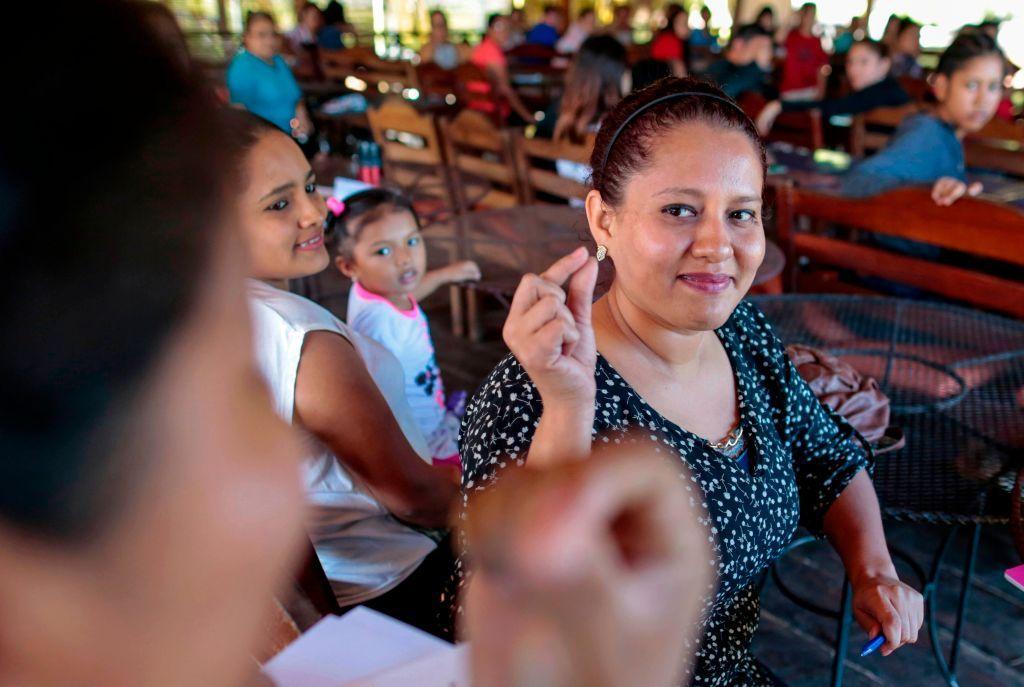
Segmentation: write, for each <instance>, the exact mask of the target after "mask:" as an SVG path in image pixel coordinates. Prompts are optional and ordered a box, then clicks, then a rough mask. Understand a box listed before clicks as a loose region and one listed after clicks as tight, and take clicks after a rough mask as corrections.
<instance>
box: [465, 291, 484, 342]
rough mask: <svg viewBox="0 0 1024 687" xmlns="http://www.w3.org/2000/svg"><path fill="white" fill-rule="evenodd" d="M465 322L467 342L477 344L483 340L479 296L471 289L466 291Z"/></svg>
mask: <svg viewBox="0 0 1024 687" xmlns="http://www.w3.org/2000/svg"><path fill="white" fill-rule="evenodd" d="M466 320H467V329H468V330H469V340H470V341H472V342H473V343H479V342H480V341H481V340H482V339H483V338H484V329H483V323H481V321H480V294H479V292H478V291H477V290H476V289H473V288H468V289H466Z"/></svg>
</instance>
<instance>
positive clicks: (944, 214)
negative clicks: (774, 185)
mask: <svg viewBox="0 0 1024 687" xmlns="http://www.w3.org/2000/svg"><path fill="white" fill-rule="evenodd" d="M777 218H778V220H777V223H778V232H779V240H780V243H781V245H782V246H783V249H784V250H785V251H786V252H787V256H786V257H787V260H786V264H787V269H788V270H789V271H790V275H789V283H790V286H791V287H792V288H793V290H797V287H798V286H800V285H801V283H802V281H808V282H813V281H814V280H813V277H814V276H815V275H814V274H813V273H814V272H815V271H819V270H820V269H821V268H822V267H824V268H826V269H831V270H846V271H849V272H852V273H855V274H856V275H858V276H860V277H874V278H881V279H885V280H888V281H891V282H896V283H899V284H905V285H908V286H911V287H914V288H917V289H921V290H923V291H928V292H931V293H933V294H937V295H939V296H943V297H945V298H949V299H953V300H958V301H965V302H967V303H970V304H972V305H974V306H977V307H981V308H986V309H990V310H998V311H1002V312H1005V313H1009V314H1011V315H1013V316H1015V317H1024V280H1021V279H1019V278H1016V277H1019V276H1020V275H1021V268H1022V267H1024V241H1022V240H1021V238H1022V237H1024V212H1022V211H1021V210H1019V209H1017V208H1015V207H1012V206H1008V205H1003V204H998V203H992V202H990V201H986V200H980V199H977V198H963V199H961V200H959V201H957V202H956V203H954V204H953V205H952V206H949V207H939V206H937V205H936V204H935V203H934V202H932V200H931V195H930V191H929V189H927V188H905V189H899V190H896V191H890V192H888V193H885V194H882V195H879V196H875V197H873V198H863V199H851V198H842V197H839V196H835V195H830V194H823V193H816V192H813V191H808V190H801V189H798V188H796V187H794V186H792V185H786V186H783V187H782V188H780V189H779V190H778V199H777ZM822 225H832V226H831V228H830V229H829V233H828V235H826V233H825V232H822V231H818V230H817V227H819V226H822ZM835 225H842V226H844V227H849V228H851V229H855V230H856V231H857V233H858V234H863V233H868V234H879V235H883V236H891V237H899V238H902V239H909V240H911V241H917V242H920V243H924V244H928V245H930V246H935V247H939V248H943V249H948V250H954V251H959V252H960V253H964V254H967V255H968V256H972V257H974V258H981V259H984V260H985V261H986V265H987V267H986V268H985V269H971V268H968V267H961V266H954V265H951V264H945V263H942V262H938V261H936V260H928V259H922V258H918V257H912V256H909V255H905V254H902V253H898V252H895V251H892V250H888V249H885V248H882V247H876V246H873V245H867V244H865V243H861V242H855V241H853V240H852V239H851V238H848V237H847V236H846V235H845V233H844V231H843V230H841V229H837V228H836V227H835ZM805 226H808V227H809V229H804V227H805ZM801 262H803V263H804V266H803V267H798V266H799V265H800V264H801ZM993 266H998V267H1000V268H1002V267H1005V269H997V270H993V269H992V267H993ZM1003 273H1005V274H1003ZM1000 275H1002V276H1000ZM1006 275H1010V276H1006ZM1014 275H1016V276H1014ZM798 279H799V280H801V283H798ZM820 285H821V282H819V284H818V286H819V287H820ZM826 290H830V291H833V290H840V291H843V290H850V289H846V288H843V287H842V286H841V285H840V284H839V283H838V282H835V281H834V280H833V282H832V286H831V287H829V288H827V289H826ZM861 290H862V289H861Z"/></svg>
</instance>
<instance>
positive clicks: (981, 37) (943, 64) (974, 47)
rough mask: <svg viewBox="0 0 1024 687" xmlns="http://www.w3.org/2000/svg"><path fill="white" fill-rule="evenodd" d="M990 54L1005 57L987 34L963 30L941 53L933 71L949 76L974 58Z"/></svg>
mask: <svg viewBox="0 0 1024 687" xmlns="http://www.w3.org/2000/svg"><path fill="white" fill-rule="evenodd" d="M990 55H992V56H996V57H999V58H1000V59H1005V58H1004V57H1003V51H1002V50H1000V49H999V45H998V44H997V43H996V42H995V41H994V40H992V37H991V36H989V35H988V34H985V33H982V32H980V31H971V32H963V33H961V34H960V35H959V36H957V37H956V38H955V39H953V42H952V43H950V44H949V47H948V48H946V50H945V51H944V52H943V53H942V57H940V58H939V64H938V66H937V67H936V68H935V73H936V74H942V75H943V76H947V77H950V76H953V74H955V73H956V72H958V71H960V70H961V69H963V68H964V66H965V65H966V64H967V63H968V62H970V61H971V60H973V59H974V58H976V57H988V56H990Z"/></svg>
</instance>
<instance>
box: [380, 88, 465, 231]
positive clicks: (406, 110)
mask: <svg viewBox="0 0 1024 687" xmlns="http://www.w3.org/2000/svg"><path fill="white" fill-rule="evenodd" d="M366 118H367V120H368V121H369V123H370V130H371V131H372V132H373V138H374V140H375V141H376V142H377V145H379V146H380V149H381V156H382V158H383V167H384V168H383V172H384V178H385V180H386V181H387V182H388V183H389V184H393V185H395V186H398V187H399V188H401V189H402V191H403V192H404V193H405V194H406V195H408V196H409V197H410V198H412V199H413V201H414V202H415V201H417V200H422V199H433V200H441V201H444V202H446V203H447V207H448V208H452V207H454V203H453V202H452V199H451V196H450V195H449V193H448V188H449V182H448V176H447V173H446V160H445V156H444V150H443V149H442V147H441V140H440V137H439V136H438V133H437V126H436V124H435V122H434V118H433V117H432V116H430V115H425V114H421V113H419V112H417V111H416V109H415V108H414V107H412V106H411V105H409V104H408V103H407V102H405V101H403V100H402V99H401V98H397V97H394V98H387V99H386V100H385V101H384V102H383V103H382V104H381V105H380V107H377V108H371V109H369V110H367V112H366ZM424 219H425V218H424Z"/></svg>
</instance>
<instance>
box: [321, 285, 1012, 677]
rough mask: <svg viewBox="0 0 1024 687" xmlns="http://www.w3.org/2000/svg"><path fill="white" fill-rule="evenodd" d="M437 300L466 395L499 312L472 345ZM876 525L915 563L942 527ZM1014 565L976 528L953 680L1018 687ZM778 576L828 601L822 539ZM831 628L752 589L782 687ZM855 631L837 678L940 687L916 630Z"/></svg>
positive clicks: (830, 579)
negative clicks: (879, 639)
mask: <svg viewBox="0 0 1024 687" xmlns="http://www.w3.org/2000/svg"><path fill="white" fill-rule="evenodd" d="M325 276H326V279H321V280H320V284H319V291H320V296H321V298H320V300H321V302H322V303H323V305H325V306H326V307H328V308H330V309H331V310H333V311H335V313H336V314H338V315H339V316H343V315H344V304H345V291H346V290H347V287H346V286H345V285H344V284H343V283H342V282H341V281H340V280H338V279H336V278H335V277H334V276H333V275H325ZM444 301H445V297H444V295H443V294H438V295H437V296H434V297H432V298H431V299H428V301H427V302H425V303H424V304H423V306H424V308H425V309H426V311H427V313H428V316H429V317H430V319H431V330H432V333H433V336H434V342H435V348H436V349H437V354H438V361H439V364H440V366H441V368H442V371H443V373H444V379H445V384H446V386H447V388H448V389H449V390H454V389H466V390H467V391H469V392H470V393H472V392H473V391H474V390H475V389H476V386H477V385H478V384H479V383H480V382H481V381H482V379H483V378H484V376H486V374H487V373H488V372H489V371H490V369H491V368H492V367H493V366H494V364H495V363H496V362H497V361H498V360H500V359H501V358H502V357H503V356H504V354H505V348H504V345H503V344H502V343H501V340H500V326H501V320H502V313H501V312H500V311H499V310H497V309H496V308H494V307H491V308H489V309H488V310H489V312H488V314H487V317H486V318H485V323H486V324H487V325H488V327H487V331H486V335H485V337H484V341H483V342H482V343H479V344H474V343H471V342H469V341H467V340H465V339H461V338H456V337H454V336H453V335H452V333H451V326H450V321H449V315H448V309H447V305H446V303H445V302H444ZM493 305H495V304H492V306H493ZM886 530H887V533H888V538H889V544H890V547H892V548H894V549H900V550H903V551H905V552H906V553H908V554H910V556H911V557H912V558H913V559H914V560H915V561H917V562H918V564H920V565H921V566H922V567H924V568H925V569H927V568H928V567H929V566H930V564H931V557H932V555H933V553H934V551H935V550H936V549H937V548H938V545H939V541H940V540H941V537H942V536H943V534H944V532H945V530H944V529H943V528H941V527H938V526H932V525H910V524H899V523H888V524H887V526H886ZM966 546H967V536H966V533H964V532H961V533H960V534H959V535H958V539H957V540H956V542H955V544H954V548H953V549H952V550H951V554H950V556H948V557H947V561H946V563H945V565H944V567H943V572H942V577H941V580H942V583H943V584H944V585H945V586H944V587H940V594H939V608H938V612H937V616H938V625H939V635H940V639H941V641H942V642H943V643H944V645H945V646H948V642H949V638H950V636H951V633H952V628H953V623H954V617H955V611H956V597H957V593H958V591H959V585H960V581H961V580H962V579H963V572H962V565H963V552H964V551H965V550H966ZM1020 562H1021V561H1020V560H1019V558H1018V556H1017V554H1016V553H1015V551H1014V548H1013V543H1012V539H1011V537H1010V534H1009V532H1008V530H1007V528H1005V527H995V526H992V527H989V528H987V529H985V530H984V531H983V534H982V539H981V546H980V551H979V555H978V563H977V568H976V571H975V576H974V578H973V581H972V584H971V592H970V593H971V596H970V605H969V608H968V612H967V616H966V623H965V630H964V640H963V642H962V644H961V652H960V659H959V661H960V663H959V669H958V672H959V676H960V684H961V685H962V686H963V687H997V686H998V687H1008V686H1013V685H1021V686H1024V593H1022V592H1019V591H1018V590H1017V589H1015V588H1014V587H1012V586H1010V584H1009V583H1007V582H1006V581H1005V580H1004V579H1003V571H1004V570H1005V569H1006V568H1009V567H1012V566H1014V565H1017V564H1019V563H1020ZM900 572H901V576H903V579H904V580H906V581H908V582H910V581H911V580H912V579H913V578H912V575H911V573H910V572H909V570H908V569H907V568H906V566H902V567H901V570H900ZM783 574H784V575H785V579H786V580H787V581H788V583H789V584H790V586H791V587H792V588H795V589H803V590H808V589H809V590H814V592H812V593H813V594H817V596H816V598H815V600H816V601H818V603H820V604H822V605H826V606H830V607H838V605H839V594H840V588H841V584H842V568H841V566H840V563H839V559H838V558H837V557H836V556H835V555H834V554H833V553H832V552H831V549H829V547H828V546H827V545H826V544H813V545H811V546H809V547H804V549H802V550H798V551H796V552H793V553H791V554H790V555H789V556H788V557H787V558H786V561H785V568H784V572H783ZM911 583H913V584H915V586H916V583H914V582H911ZM835 626H836V621H834V620H831V619H828V618H823V617H819V616H816V615H814V614H813V613H810V612H808V611H805V610H802V609H800V608H799V607H798V606H796V605H795V604H793V603H792V602H790V601H789V600H787V599H786V598H785V597H784V596H782V594H781V593H780V592H779V590H778V588H777V587H776V586H775V585H774V584H773V583H772V582H771V581H769V582H768V583H767V585H766V586H765V590H764V593H763V595H762V613H761V626H760V630H759V632H758V634H757V636H756V638H755V641H754V650H755V653H756V654H757V656H758V657H759V658H760V659H761V660H762V661H763V662H764V663H765V664H767V665H768V666H770V667H771V668H772V670H773V671H775V672H776V673H777V674H778V675H779V676H780V677H781V678H783V679H785V680H786V681H787V682H788V684H789V685H790V686H791V687H810V686H811V685H827V684H829V671H830V667H831V662H832V654H833V652H832V643H833V641H834V637H835V629H836V627H835ZM865 638H866V637H865V635H864V634H863V633H862V632H861V631H860V630H859V629H857V628H854V630H853V632H852V634H851V642H850V644H851V651H850V652H849V653H848V660H847V661H846V679H845V682H844V684H845V685H849V686H851V687H852V686H857V687H860V686H867V685H871V686H877V685H893V686H897V687H919V686H924V685H941V684H943V680H942V677H941V674H940V673H939V671H938V669H937V668H936V665H935V662H934V659H933V658H932V650H931V642H930V641H929V638H928V635H927V633H926V632H925V631H924V630H923V629H922V632H921V637H920V641H919V642H918V644H917V645H915V646H910V647H905V648H904V649H902V650H900V651H898V652H897V653H896V654H894V655H892V656H889V657H884V658H883V657H882V656H881V655H880V654H875V655H872V656H869V657H868V658H865V659H860V658H857V653H858V652H859V648H860V646H861V644H862V643H863V641H864V640H865ZM855 650H856V651H855Z"/></svg>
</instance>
